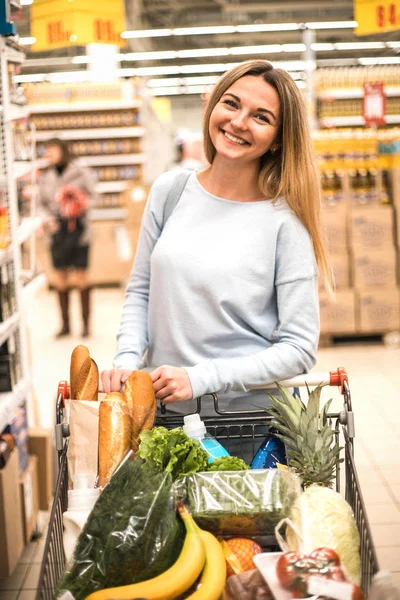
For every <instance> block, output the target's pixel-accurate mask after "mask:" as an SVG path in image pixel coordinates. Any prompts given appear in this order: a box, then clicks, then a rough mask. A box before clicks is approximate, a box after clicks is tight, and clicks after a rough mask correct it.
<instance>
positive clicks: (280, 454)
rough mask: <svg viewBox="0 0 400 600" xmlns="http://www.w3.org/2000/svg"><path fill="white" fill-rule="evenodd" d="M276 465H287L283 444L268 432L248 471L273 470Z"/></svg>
mask: <svg viewBox="0 0 400 600" xmlns="http://www.w3.org/2000/svg"><path fill="white" fill-rule="evenodd" d="M278 463H279V464H281V465H286V464H287V461H286V450H285V444H284V443H283V442H282V441H281V440H280V439H279V438H277V437H276V435H274V433H273V432H272V431H270V432H269V433H267V436H266V438H265V440H264V441H263V443H262V444H261V446H260V448H259V449H258V451H257V454H256V455H255V457H254V458H253V461H252V463H251V465H250V469H275V468H276V466H277V464H278Z"/></svg>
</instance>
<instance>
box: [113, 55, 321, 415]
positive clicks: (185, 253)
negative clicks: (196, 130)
mask: <svg viewBox="0 0 400 600" xmlns="http://www.w3.org/2000/svg"><path fill="white" fill-rule="evenodd" d="M204 146H205V154H206V157H207V160H208V162H209V163H210V165H209V166H208V167H207V168H206V169H204V170H202V171H200V172H198V173H191V174H190V176H189V178H188V180H187V183H186V186H185V189H184V191H183V193H182V196H181V198H180V200H179V202H178V204H177V205H176V208H175V209H174V211H173V212H172V215H171V216H170V218H169V219H168V221H167V223H166V225H164V228H163V210H164V205H165V200H166V197H167V194H168V192H169V190H170V189H171V187H172V186H174V182H175V181H176V178H177V172H176V171H169V172H167V173H164V174H163V175H161V176H160V177H159V178H158V179H157V180H156V181H155V183H154V185H153V188H152V190H151V193H150V196H149V199H148V204H147V207H146V210H145V214H144V218H143V223H142V230H141V235H140V240H139V245H138V250H137V255H136V259H135V263H134V267H133V271H132V275H131V280H130V282H129V285H128V288H127V294H126V301H125V305H124V308H123V314H122V320H121V326H120V331H119V334H118V349H117V355H116V357H115V362H114V367H115V368H114V369H113V370H109V371H104V372H103V373H102V385H103V388H104V391H107V392H108V391H109V390H118V389H119V388H120V385H121V382H122V383H123V382H124V381H125V380H126V378H127V376H128V374H129V373H130V371H131V370H132V369H141V368H143V367H144V368H146V370H148V371H150V373H151V377H152V380H153V385H154V390H155V392H156V397H157V398H158V399H159V400H162V401H163V402H165V403H166V404H167V405H168V408H169V409H170V410H174V411H177V412H186V413H189V412H193V411H194V410H195V404H194V402H193V400H191V399H193V398H197V397H200V396H204V395H205V394H209V393H210V392H218V396H219V397H220V405H221V406H222V408H223V409H224V410H226V409H234V410H235V409H243V408H248V409H249V408H250V409H252V408H254V406H260V405H261V404H264V405H266V404H267V402H268V400H267V394H266V392H265V391H260V390H258V391H256V390H253V391H251V392H249V393H247V394H246V393H244V392H248V390H251V389H252V388H254V387H256V386H259V385H265V384H267V383H273V382H275V381H280V380H284V379H287V378H290V377H293V376H295V375H299V374H302V373H306V372H307V371H308V370H309V369H310V368H311V367H312V366H313V365H314V364H315V360H316V351H317V343H318V337H319V311H318V291H317V278H318V273H317V265H318V267H319V271H320V274H321V276H322V277H323V278H324V279H325V280H326V281H327V282H328V287H329V280H330V272H329V268H328V264H327V258H326V251H325V245H324V241H323V236H322V231H323V228H322V225H321V217H320V185H319V175H318V171H317V168H316V165H315V162H314V154H313V149H312V143H311V138H310V134H309V131H308V125H307V118H306V113H305V108H304V105H303V101H302V98H301V95H300V93H299V90H298V89H297V87H296V85H295V83H294V81H293V80H292V78H291V77H290V75H289V74H288V73H287V72H285V71H283V70H281V69H274V68H273V67H272V65H271V64H270V63H268V62H266V61H264V60H252V61H248V62H245V63H242V64H241V65H239V66H237V67H235V68H233V69H232V70H230V71H228V72H227V73H225V75H223V76H222V78H221V79H220V80H219V82H218V83H217V85H216V86H215V88H214V90H213V92H212V94H211V96H210V99H209V102H208V106H207V109H206V112H205V117H204ZM150 265H151V268H150ZM143 357H144V358H143ZM203 405H204V403H203Z"/></svg>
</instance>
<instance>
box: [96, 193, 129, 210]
mask: <svg viewBox="0 0 400 600" xmlns="http://www.w3.org/2000/svg"><path fill="white" fill-rule="evenodd" d="M122 204H123V203H122V194H119V193H114V194H99V197H98V201H97V202H96V208H120V207H122Z"/></svg>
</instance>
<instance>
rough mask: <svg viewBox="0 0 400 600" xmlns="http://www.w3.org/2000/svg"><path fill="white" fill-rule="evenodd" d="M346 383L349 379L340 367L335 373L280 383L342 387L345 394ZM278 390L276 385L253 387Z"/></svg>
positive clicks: (283, 384)
mask: <svg viewBox="0 0 400 600" xmlns="http://www.w3.org/2000/svg"><path fill="white" fill-rule="evenodd" d="M345 382H346V383H347V385H348V383H349V377H348V375H347V371H346V369H345V368H344V367H338V368H337V369H336V370H335V371H327V372H323V373H307V374H306V375H297V376H296V377H292V378H291V379H286V380H285V381H280V382H279V383H280V385H282V386H283V387H287V388H290V387H303V386H306V385H309V386H310V387H313V386H316V385H330V386H331V387H340V393H341V394H344V393H345ZM271 388H276V385H275V383H270V384H268V385H257V386H252V388H251V389H253V390H263V389H271Z"/></svg>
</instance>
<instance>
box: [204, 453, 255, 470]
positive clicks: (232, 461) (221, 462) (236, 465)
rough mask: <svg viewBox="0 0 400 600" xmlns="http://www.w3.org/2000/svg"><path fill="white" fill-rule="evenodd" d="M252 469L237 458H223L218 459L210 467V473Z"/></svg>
mask: <svg viewBox="0 0 400 600" xmlns="http://www.w3.org/2000/svg"><path fill="white" fill-rule="evenodd" d="M249 468H250V467H249V466H248V465H247V464H246V463H245V462H244V460H242V459H241V458H238V457H237V456H221V458H216V459H215V460H213V461H212V463H211V464H210V465H209V467H208V471H246V470H247V469H249Z"/></svg>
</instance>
